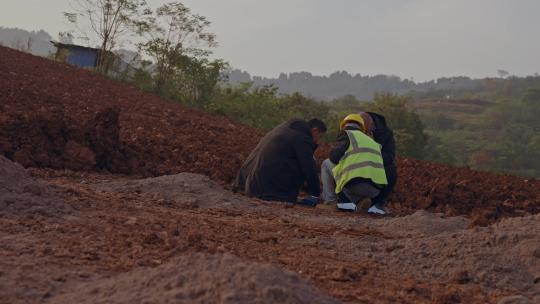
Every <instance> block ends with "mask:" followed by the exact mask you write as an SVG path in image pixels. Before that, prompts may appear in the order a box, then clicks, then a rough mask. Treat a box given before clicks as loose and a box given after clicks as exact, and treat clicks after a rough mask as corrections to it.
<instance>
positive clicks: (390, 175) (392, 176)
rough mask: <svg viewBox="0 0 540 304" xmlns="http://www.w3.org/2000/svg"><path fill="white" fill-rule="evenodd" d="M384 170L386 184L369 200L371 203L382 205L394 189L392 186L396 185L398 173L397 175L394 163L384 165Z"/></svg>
mask: <svg viewBox="0 0 540 304" xmlns="http://www.w3.org/2000/svg"><path fill="white" fill-rule="evenodd" d="M384 171H385V173H386V179H387V180H388V185H386V187H384V188H383V189H381V192H380V193H379V195H377V196H376V197H375V198H373V199H372V200H371V203H372V205H375V204H377V205H383V204H385V203H386V201H387V200H388V197H389V196H390V194H391V193H392V191H394V187H395V186H396V183H397V179H398V175H397V168H396V166H395V165H394V164H392V165H390V166H386V167H384Z"/></svg>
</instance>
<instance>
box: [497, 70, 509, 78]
mask: <svg viewBox="0 0 540 304" xmlns="http://www.w3.org/2000/svg"><path fill="white" fill-rule="evenodd" d="M497 75H499V77H500V78H505V77H506V76H508V75H510V73H508V71H505V70H497Z"/></svg>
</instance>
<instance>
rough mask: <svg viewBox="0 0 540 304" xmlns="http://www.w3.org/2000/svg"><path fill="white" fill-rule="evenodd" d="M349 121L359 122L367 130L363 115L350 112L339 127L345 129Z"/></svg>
mask: <svg viewBox="0 0 540 304" xmlns="http://www.w3.org/2000/svg"><path fill="white" fill-rule="evenodd" d="M348 122H355V123H357V124H359V125H360V127H362V131H364V130H365V126H364V119H363V118H362V116H360V114H349V115H347V117H345V118H343V120H342V121H341V123H340V124H339V129H340V130H343V129H345V125H346V124H347V123H348Z"/></svg>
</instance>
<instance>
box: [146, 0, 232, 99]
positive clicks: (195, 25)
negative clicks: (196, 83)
mask: <svg viewBox="0 0 540 304" xmlns="http://www.w3.org/2000/svg"><path fill="white" fill-rule="evenodd" d="M146 25H147V27H146V28H142V27H141V32H140V34H141V35H142V36H143V40H144V41H143V42H141V43H139V50H141V51H142V52H144V53H145V54H146V55H148V56H149V57H151V58H152V59H153V61H154V63H155V64H156V69H155V86H154V89H155V90H156V91H157V92H160V91H161V89H162V87H163V85H164V84H165V82H166V81H167V80H170V79H172V78H174V77H177V78H178V76H182V75H183V74H186V73H190V74H194V71H192V69H193V68H194V67H200V65H205V64H206V63H207V57H208V56H209V55H210V54H211V48H214V47H216V46H217V43H216V39H215V35H214V34H212V33H210V32H208V27H209V26H210V21H208V20H207V19H206V18H205V17H204V16H201V15H197V14H194V13H192V12H191V10H190V9H189V8H188V7H186V6H185V5H183V4H182V3H180V2H170V3H166V4H163V5H162V6H160V7H159V8H158V9H157V10H156V14H155V18H154V19H152V20H151V22H149V23H147V24H146ZM216 63H217V62H216ZM219 64H221V63H219ZM221 65H222V64H221ZM178 83H184V84H186V83H187V81H185V79H184V81H181V82H178Z"/></svg>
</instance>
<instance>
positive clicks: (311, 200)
mask: <svg viewBox="0 0 540 304" xmlns="http://www.w3.org/2000/svg"><path fill="white" fill-rule="evenodd" d="M299 203H300V204H302V205H308V206H312V207H315V206H317V204H318V203H319V198H318V197H316V196H313V195H310V196H306V197H304V198H303V199H301V200H300V201H299Z"/></svg>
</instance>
